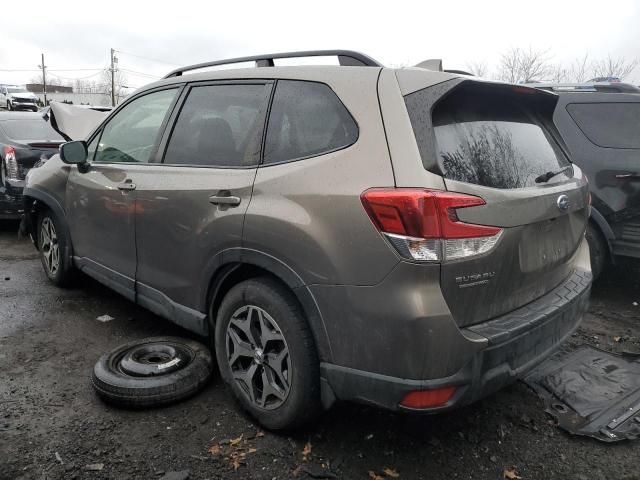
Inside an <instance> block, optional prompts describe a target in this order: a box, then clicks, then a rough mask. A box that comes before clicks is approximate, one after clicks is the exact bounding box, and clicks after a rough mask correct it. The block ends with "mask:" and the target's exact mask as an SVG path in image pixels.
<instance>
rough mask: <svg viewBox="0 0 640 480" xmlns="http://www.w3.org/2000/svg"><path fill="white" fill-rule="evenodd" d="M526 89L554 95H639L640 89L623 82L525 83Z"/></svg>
mask: <svg viewBox="0 0 640 480" xmlns="http://www.w3.org/2000/svg"><path fill="white" fill-rule="evenodd" d="M525 85H526V86H528V87H535V88H540V89H542V90H549V91H551V92H556V93H568V92H599V93H640V88H638V87H636V86H635V85H631V84H629V83H623V82H597V83H527V84H525Z"/></svg>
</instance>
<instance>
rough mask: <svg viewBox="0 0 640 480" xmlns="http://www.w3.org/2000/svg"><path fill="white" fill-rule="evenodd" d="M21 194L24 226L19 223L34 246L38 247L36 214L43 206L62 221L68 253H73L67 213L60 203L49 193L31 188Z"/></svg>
mask: <svg viewBox="0 0 640 480" xmlns="http://www.w3.org/2000/svg"><path fill="white" fill-rule="evenodd" d="M22 195H23V198H24V226H23V225H21V230H22V231H25V233H29V234H30V235H31V238H32V239H33V243H34V245H35V247H36V248H39V246H38V235H37V232H36V229H37V222H38V214H39V213H40V212H41V211H42V209H43V208H47V209H49V210H51V211H52V212H53V213H54V215H55V216H56V217H58V218H59V219H60V220H61V221H62V224H63V227H64V230H65V233H66V238H67V239H68V248H69V250H70V251H69V255H70V256H71V255H73V241H72V239H71V232H70V231H69V224H68V222H67V215H66V213H65V210H64V208H62V205H60V202H58V200H57V199H56V198H55V197H53V196H52V195H50V194H49V193H47V192H44V191H42V190H35V189H32V188H25V189H24V190H23V193H22Z"/></svg>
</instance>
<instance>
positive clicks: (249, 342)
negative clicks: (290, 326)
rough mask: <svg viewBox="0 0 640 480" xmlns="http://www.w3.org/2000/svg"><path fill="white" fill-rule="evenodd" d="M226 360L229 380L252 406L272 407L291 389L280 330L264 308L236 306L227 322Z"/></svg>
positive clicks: (287, 349) (287, 352)
mask: <svg viewBox="0 0 640 480" xmlns="http://www.w3.org/2000/svg"><path fill="white" fill-rule="evenodd" d="M225 344H226V353H227V362H228V365H229V368H230V369H231V375H232V377H233V381H234V382H235V384H236V385H237V386H238V387H239V388H240V391H241V392H242V394H243V395H244V397H245V398H246V400H248V401H249V402H250V403H251V404H252V405H253V406H255V407H257V408H260V409H264V410H273V409H276V408H278V407H280V406H281V405H282V404H283V403H284V402H285V401H286V399H287V397H288V395H289V392H290V390H291V372H292V368H291V367H292V365H291V356H290V355H289V347H288V345H287V342H286V340H285V338H284V335H283V334H282V330H281V329H280V327H279V326H278V324H277V323H276V321H275V320H274V319H273V317H272V316H271V315H269V314H268V313H267V312H266V311H265V310H263V309H262V308H260V307H256V306H254V305H245V306H243V307H240V308H239V309H237V310H236V311H235V312H234V313H233V315H231V320H230V321H229V324H228V325H227V332H226V337H225Z"/></svg>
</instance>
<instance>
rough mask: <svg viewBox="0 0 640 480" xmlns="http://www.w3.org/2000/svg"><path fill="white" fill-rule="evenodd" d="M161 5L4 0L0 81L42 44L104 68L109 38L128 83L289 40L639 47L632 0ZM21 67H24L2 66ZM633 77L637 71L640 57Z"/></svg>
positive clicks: (466, 54) (60, 60) (300, 45)
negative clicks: (9, 3) (8, 1)
mask: <svg viewBox="0 0 640 480" xmlns="http://www.w3.org/2000/svg"><path fill="white" fill-rule="evenodd" d="M147 4H148V6H147ZM12 5H16V3H15V2H12ZM170 5H171V6H170V7H169V6H165V5H164V4H163V3H162V2H158V1H156V2H135V1H133V0H129V1H126V2H125V1H119V0H110V1H108V2H99V3H98V2H95V1H86V0H84V1H76V0H71V1H65V2H51V1H50V0H48V1H40V0H36V1H32V2H28V3H26V4H24V5H22V6H20V7H18V8H8V10H7V8H6V7H7V5H4V7H5V8H3V10H4V13H5V15H3V16H2V17H3V18H4V19H5V20H4V21H3V22H2V24H3V25H2V30H1V33H0V82H7V83H25V82H28V81H29V80H30V79H31V78H33V77H34V76H37V75H38V74H39V73H38V70H37V65H38V64H39V63H40V53H41V52H42V53H44V54H45V62H46V65H47V66H48V68H49V70H50V73H51V74H55V75H57V76H59V77H63V78H64V79H67V78H77V77H88V76H90V75H92V74H96V71H91V70H82V71H75V72H71V71H65V72H63V71H60V70H69V69H100V68H104V67H105V66H107V64H108V61H109V49H110V48H111V47H113V48H115V49H116V50H119V51H121V53H118V57H119V65H120V68H121V69H123V70H124V69H126V70H129V72H127V73H126V74H127V83H128V84H130V85H131V86H141V85H144V84H145V83H148V82H149V81H151V80H152V77H150V76H149V75H152V76H160V75H162V74H164V73H166V72H167V71H168V70H170V69H172V68H174V66H175V65H185V64H190V63H196V62H201V61H206V60H212V59H219V58H226V57H233V56H241V55H242V56H243V55H254V54H259V53H271V52H278V51H288V50H310V49H327V48H343V49H353V50H360V51H362V52H364V53H367V54H368V55H370V56H372V57H374V58H376V59H377V60H379V61H381V62H382V63H384V64H386V65H400V64H402V65H412V64H415V63H417V62H419V61H421V60H424V59H427V58H442V59H443V61H444V67H445V68H462V69H464V68H465V67H466V66H467V64H468V63H469V62H473V61H481V62H486V63H488V64H489V66H490V67H493V68H495V66H496V64H497V62H498V60H499V58H500V54H501V52H504V51H505V50H507V49H509V48H511V47H522V48H529V47H533V48H534V49H549V51H550V53H551V55H552V57H553V60H554V61H555V62H559V63H560V62H565V63H568V62H570V61H571V60H572V59H574V58H576V57H579V56H582V55H584V54H585V53H589V55H590V57H591V58H593V59H597V58H600V57H605V56H606V55H607V54H611V55H613V56H624V57H625V58H627V59H632V58H640V27H639V26H640V1H639V0H617V1H616V2H612V3H611V7H610V8H609V7H607V6H606V5H607V4H606V3H604V4H603V3H602V1H598V2H595V1H591V2H590V1H561V0H554V1H547V0H538V1H536V2H526V3H525V2H514V1H513V0H512V1H504V2H503V1H489V0H484V1H478V0H475V1H468V2H467V1H460V0H458V1H442V2H437V3H436V2H428V1H421V2H399V1H397V0H395V1H377V2H371V1H369V2H347V1H345V0H342V1H339V2H335V1H329V0H323V1H316V2H304V1H300V0H296V1H291V0H286V1H277V0H274V1H271V2H265V1H259V2H251V1H247V0H244V1H235V2H227V1H225V2H222V1H218V2H216V1H206V2H191V1H188V0H183V1H180V2H175V1H174V2H171V4H170ZM14 14H15V18H14ZM7 15H8V16H7ZM130 54H134V55H138V56H142V57H149V58H151V59H157V60H162V61H164V62H168V63H161V62H158V61H151V60H143V59H141V58H138V57H135V56H132V55H130ZM172 64H174V65H172ZM20 69H25V70H35V71H32V72H8V71H6V70H20ZM131 71H136V72H141V73H144V74H146V76H143V75H140V74H134V73H131ZM96 79H98V77H93V78H89V79H88V80H96ZM632 79H633V80H634V81H636V82H640V67H639V68H636V70H635V71H634V73H633V74H632Z"/></svg>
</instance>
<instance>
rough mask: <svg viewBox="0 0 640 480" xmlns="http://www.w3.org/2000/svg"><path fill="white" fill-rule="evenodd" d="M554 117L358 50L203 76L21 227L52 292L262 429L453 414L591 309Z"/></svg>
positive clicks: (115, 132) (41, 175)
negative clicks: (95, 298) (132, 329)
mask: <svg viewBox="0 0 640 480" xmlns="http://www.w3.org/2000/svg"><path fill="white" fill-rule="evenodd" d="M328 55H332V56H337V57H338V59H339V63H340V65H336V66H274V59H278V58H285V57H306V56H328ZM246 61H254V62H255V63H256V67H257V68H239V69H222V70H221V69H217V70H215V69H214V70H212V69H209V70H208V71H202V70H203V69H204V68H206V67H215V66H218V65H222V64H232V63H239V62H246ZM198 70H200V72H197V71H198ZM187 72H191V73H189V74H186V75H185V73H187ZM194 72H195V73H194ZM555 104H556V96H555V95H554V94H551V93H548V92H544V91H541V90H536V89H533V88H529V87H523V86H517V85H509V84H504V83H497V82H490V81H487V80H482V79H478V78H474V77H471V76H466V75H460V74H455V73H447V72H442V71H431V70H427V69H424V68H403V69H392V68H384V67H383V66H382V65H380V64H379V63H378V62H376V61H375V60H373V59H371V58H370V57H368V56H366V55H363V54H360V53H356V52H350V51H319V52H294V53H286V54H277V55H264V56H258V57H247V58H241V59H232V60H227V61H217V62H209V63H205V64H198V65H193V66H190V67H186V68H182V69H179V70H176V71H174V72H172V73H170V74H169V75H167V77H166V78H164V79H162V80H160V81H158V82H155V83H153V84H151V85H148V86H147V87H144V88H143V89H141V90H139V91H137V92H136V93H135V94H133V95H132V96H130V97H129V98H127V100H126V101H124V102H123V103H122V104H121V105H120V106H119V107H118V108H117V109H115V110H114V111H113V112H112V113H111V114H110V115H109V116H108V117H107V118H106V119H105V120H104V122H103V123H102V124H101V125H100V126H99V127H98V128H97V129H96V130H95V131H94V132H93V133H92V134H91V135H89V137H88V138H87V140H86V142H70V143H67V144H65V145H63V146H62V147H61V153H60V155H59V156H56V157H54V158H53V159H51V160H50V161H48V162H47V163H46V164H44V165H43V166H42V167H40V168H36V169H33V170H31V172H30V173H29V176H28V179H27V185H26V188H25V190H24V195H25V201H26V209H25V210H26V212H27V213H26V219H25V223H26V225H27V226H28V228H29V229H30V231H31V234H32V238H33V239H34V243H35V245H36V247H37V248H38V249H39V251H40V254H41V257H42V263H43V266H44V270H45V272H46V274H47V275H48V277H49V278H50V279H51V281H52V282H54V283H55V284H57V285H61V286H62V285H64V284H66V283H68V281H69V279H70V277H71V275H72V273H73V271H74V270H80V271H82V272H84V273H85V274H87V275H89V276H91V277H93V278H95V279H97V280H98V281H100V282H102V283H104V284H105V285H107V286H109V287H110V288H112V289H113V290H115V291H117V292H119V293H120V294H122V295H124V296H125V297H127V298H128V299H130V300H131V301H133V302H136V303H137V304H139V305H142V306H144V307H146V308H148V309H149V310H151V311H153V312H155V313H157V314H158V315H160V316H163V317H165V318H167V319H169V320H171V321H173V322H175V323H177V324H179V325H181V326H183V327H184V328H186V329H189V330H191V331H193V332H197V333H198V334H200V335H202V336H204V337H208V338H209V339H210V341H211V346H212V348H213V349H214V350H215V354H216V356H217V360H218V365H219V368H220V372H221V374H222V377H223V378H224V380H225V381H226V382H227V383H229V384H230V386H231V389H232V391H233V393H234V395H235V396H236V397H237V399H238V400H239V402H240V403H241V405H242V406H243V407H244V408H246V410H248V411H249V412H250V414H251V415H253V416H254V417H255V418H256V419H257V420H258V421H259V422H260V423H261V424H262V425H264V426H265V427H267V428H271V429H282V428H291V427H295V426H298V425H300V424H302V423H304V422H306V421H309V420H310V419H312V418H313V417H314V416H315V415H316V414H317V413H318V412H320V411H321V410H322V408H323V407H324V408H328V407H329V406H331V404H332V403H333V402H335V401H336V400H355V401H360V402H366V403H369V404H373V405H377V406H380V407H384V408H388V409H392V410H403V411H414V412H438V411H442V410H447V409H451V408H455V407H458V406H460V405H465V404H468V403H470V402H473V401H475V400H478V399H479V398H481V397H483V396H486V395H488V394H490V393H492V392H494V391H496V390H497V389H499V388H501V387H502V386H504V385H506V384H508V383H509V382H512V381H513V380H515V379H516V378H518V377H519V376H521V375H522V374H523V373H525V372H527V371H528V370H529V369H530V368H532V367H533V366H534V365H536V363H538V362H540V361H541V360H543V359H544V358H545V357H547V356H548V355H549V354H550V353H551V352H552V351H553V350H554V348H555V347H557V346H558V345H559V344H560V343H561V342H562V341H563V340H564V339H565V338H566V337H567V336H569V335H570V334H571V333H572V332H573V330H574V329H575V328H576V327H577V325H578V323H579V322H580V319H581V318H582V316H583V314H584V312H585V310H586V309H587V304H588V297H589V290H590V284H591V271H590V265H589V252H588V247H587V243H586V241H585V238H584V233H585V227H586V224H587V219H588V216H589V208H590V207H589V193H588V186H587V179H586V178H585V176H584V175H583V173H582V172H581V171H580V169H579V168H578V167H576V166H575V165H572V164H571V162H570V160H569V157H568V152H567V149H566V147H565V145H564V143H563V141H562V139H561V138H560V136H559V135H558V132H557V131H556V129H555V127H554V125H553V122H552V114H553V110H554V106H555Z"/></svg>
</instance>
